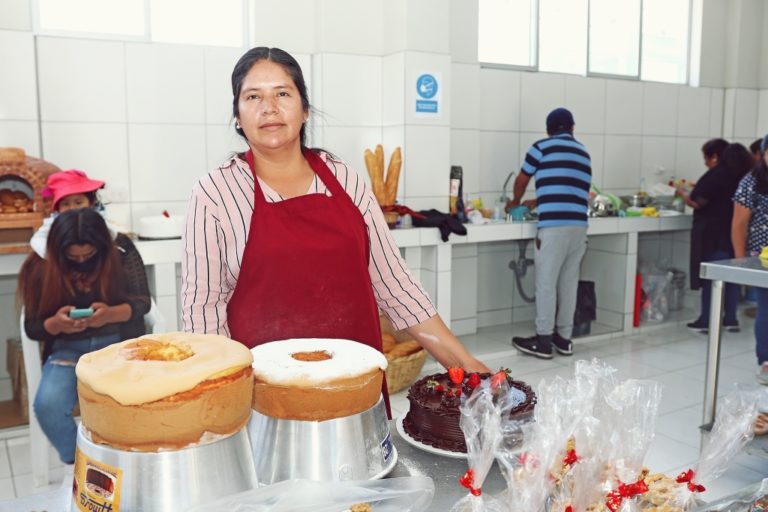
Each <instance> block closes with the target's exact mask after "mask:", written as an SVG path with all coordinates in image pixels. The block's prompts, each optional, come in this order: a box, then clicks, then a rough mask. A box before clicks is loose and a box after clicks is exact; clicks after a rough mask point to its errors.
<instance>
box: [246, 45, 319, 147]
mask: <svg viewBox="0 0 768 512" xmlns="http://www.w3.org/2000/svg"><path fill="white" fill-rule="evenodd" d="M261 60H268V61H270V62H274V63H275V64H279V65H280V66H282V68H283V69H284V70H285V72H286V73H288V75H289V76H290V77H291V79H292V80H293V84H294V85H295V86H296V89H298V90H299V95H301V106H302V108H303V109H304V112H309V108H310V106H309V95H308V94H307V85H306V84H305V83H304V75H303V74H302V72H301V66H299V63H298V62H296V59H294V58H293V57H292V56H291V55H290V54H289V53H288V52H286V51H284V50H281V49H280V48H267V47H266V46H259V47H256V48H251V49H250V50H248V51H247V52H245V54H244V55H243V56H242V57H240V60H238V61H237V64H235V69H233V70H232V116H233V117H234V118H235V119H237V118H238V116H239V115H240V109H239V108H238V102H239V100H240V92H241V91H242V89H243V80H245V76H246V75H247V74H248V72H249V71H250V70H251V68H252V67H253V65H254V64H256V63H257V62H259V61H261ZM306 124H307V123H304V124H302V125H301V132H300V133H299V137H300V139H299V140H300V141H301V147H306V145H307V133H306V131H307V130H306ZM235 131H236V132H237V133H238V134H239V135H240V136H241V137H242V138H244V139H246V140H248V139H247V138H246V136H245V132H244V131H243V129H242V128H237V127H235Z"/></svg>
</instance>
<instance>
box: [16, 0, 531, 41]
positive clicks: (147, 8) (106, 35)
mask: <svg viewBox="0 0 768 512" xmlns="http://www.w3.org/2000/svg"><path fill="white" fill-rule="evenodd" d="M240 1H241V4H240V5H241V9H242V19H243V23H242V30H243V33H242V41H241V44H240V46H229V45H212V44H202V43H187V42H168V41H155V40H154V39H152V14H151V4H152V0H143V4H144V34H143V35H140V36H139V35H131V34H114V33H111V32H83V31H80V30H61V29H44V28H41V27H40V0H32V2H31V7H32V33H33V34H34V36H35V37H37V36H40V37H67V38H71V39H94V40H100V41H119V42H126V43H153V44H175V45H184V46H201V47H206V48H245V47H247V46H248V45H249V43H250V39H251V38H250V36H251V34H250V32H251V31H250V24H249V23H248V20H249V14H250V1H249V0H240ZM536 4H537V5H538V0H536Z"/></svg>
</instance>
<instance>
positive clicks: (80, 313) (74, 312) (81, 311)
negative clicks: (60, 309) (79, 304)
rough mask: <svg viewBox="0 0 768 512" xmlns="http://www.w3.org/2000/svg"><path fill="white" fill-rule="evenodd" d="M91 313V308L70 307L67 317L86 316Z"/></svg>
mask: <svg viewBox="0 0 768 512" xmlns="http://www.w3.org/2000/svg"><path fill="white" fill-rule="evenodd" d="M92 315H93V308H82V309H72V310H70V311H69V318H88V317H89V316H92Z"/></svg>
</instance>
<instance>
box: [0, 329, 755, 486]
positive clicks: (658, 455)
mask: <svg viewBox="0 0 768 512" xmlns="http://www.w3.org/2000/svg"><path fill="white" fill-rule="evenodd" d="M511 331H512V328H511V327H510V326H498V327H493V328H486V329H482V330H481V331H480V332H479V333H478V334H476V335H472V336H464V337H462V340H463V341H464V343H465V344H466V346H467V347H468V348H469V349H470V350H471V351H472V352H473V353H474V354H477V355H478V356H479V357H480V358H481V359H482V360H483V361H484V362H485V363H486V364H487V365H488V366H490V367H491V368H498V367H502V366H503V367H508V368H511V369H512V372H513V375H514V376H515V377H516V378H520V379H522V380H525V381H527V382H529V383H530V384H531V385H532V386H533V387H534V388H535V387H537V386H538V384H539V382H540V381H541V380H542V379H550V378H552V377H555V376H557V375H560V376H564V377H567V376H570V375H572V373H573V365H574V362H575V361H576V360H578V359H588V358H592V357H598V358H601V359H602V360H604V361H605V362H607V363H608V364H610V365H611V366H613V367H615V368H617V369H618V370H619V372H620V376H621V377H622V378H648V379H653V380H657V381H659V382H661V383H662V384H663V398H662V402H661V406H660V410H659V418H658V421H657V425H656V438H655V440H654V443H653V445H652V447H651V449H650V451H649V453H648V457H647V459H646V465H647V466H649V467H650V468H651V469H652V470H654V471H663V472H667V473H673V474H674V473H675V472H676V471H680V470H683V469H686V468H689V467H695V464H696V461H697V459H698V455H699V443H700V434H699V431H698V428H697V427H698V425H699V424H700V423H701V417H702V402H703V396H704V365H705V361H706V347H707V341H706V337H705V336H704V335H697V334H693V333H690V332H689V331H688V330H687V329H685V327H682V326H679V325H673V326H667V327H662V328H654V329H648V330H644V331H642V332H640V333H638V334H634V335H631V336H624V337H619V336H611V335H602V336H599V337H597V340H595V341H590V342H586V343H579V342H578V340H577V342H576V345H575V356H574V357H563V356H557V355H556V356H555V358H554V359H552V360H548V361H547V360H541V359H536V358H533V357H530V356H523V355H521V354H519V353H518V352H517V351H515V350H514V349H512V348H511V346H510V342H509V340H510V336H511ZM516 334H525V333H517V332H516ZM755 369H756V363H755V356H754V338H753V331H752V322H751V320H750V319H748V318H742V332H741V333H739V334H731V333H726V334H725V335H724V338H723V343H722V358H721V365H720V386H719V394H721V395H722V394H724V393H727V392H728V391H729V390H731V389H732V388H733V387H734V385H735V383H743V384H748V385H754V383H755V379H754V371H755ZM431 371H437V368H436V366H435V365H434V363H428V364H427V366H425V369H424V372H425V373H426V372H431ZM405 395H406V392H405V391H403V392H400V393H397V394H396V395H394V396H393V397H392V409H393V414H394V415H395V416H396V417H397V416H400V415H402V414H403V413H404V412H405V411H406V410H407V407H408V401H407V399H406V396H405ZM51 467H52V474H51V481H52V485H51V488H55V487H58V486H59V485H60V482H61V481H62V479H63V477H64V472H65V471H66V470H65V468H64V467H63V466H62V465H61V463H60V462H59V461H58V458H57V457H56V456H55V454H53V453H52V454H51ZM767 476H768V460H766V459H763V458H760V457H756V456H750V455H747V454H742V455H740V456H739V457H738V458H737V460H736V461H735V463H734V464H733V465H732V466H731V467H730V468H729V469H728V471H726V473H725V474H724V475H723V476H722V477H721V478H720V479H719V480H717V481H716V482H714V483H713V484H711V485H709V486H708V489H707V492H706V493H704V494H703V496H702V498H704V499H705V500H707V501H710V500H714V499H716V498H718V497H720V496H724V495H727V494H730V493H732V492H735V491H737V490H739V489H741V488H742V487H744V486H746V485H748V484H751V483H754V482H757V481H759V480H761V479H762V478H764V477H767ZM49 489H50V488H49ZM34 492H41V489H33V488H32V484H31V475H30V465H29V440H28V438H27V437H26V436H24V437H16V438H11V439H6V440H0V499H10V498H14V497H20V496H26V495H29V494H31V493H34Z"/></svg>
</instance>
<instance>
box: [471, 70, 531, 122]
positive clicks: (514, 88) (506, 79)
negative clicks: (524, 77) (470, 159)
mask: <svg viewBox="0 0 768 512" xmlns="http://www.w3.org/2000/svg"><path fill="white" fill-rule="evenodd" d="M521 74H522V73H520V72H519V71H511V70H502V69H491V68H481V69H480V91H481V92H479V93H478V96H480V129H482V130H510V131H517V130H519V129H520V80H521V79H520V75H521Z"/></svg>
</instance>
